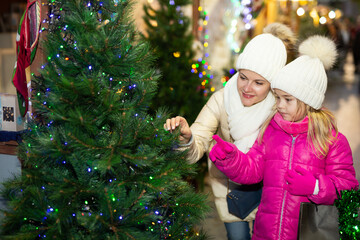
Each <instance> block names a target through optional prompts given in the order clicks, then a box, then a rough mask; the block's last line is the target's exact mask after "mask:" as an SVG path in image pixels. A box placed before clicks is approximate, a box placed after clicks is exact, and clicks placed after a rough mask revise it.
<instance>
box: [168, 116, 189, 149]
mask: <svg viewBox="0 0 360 240" xmlns="http://www.w3.org/2000/svg"><path fill="white" fill-rule="evenodd" d="M177 127H180V137H179V140H180V143H182V144H186V143H188V142H189V141H190V138H191V135H192V134H191V130H190V127H189V124H188V122H187V121H186V119H185V118H183V117H180V116H177V117H174V118H169V119H166V123H165V124H164V128H165V130H166V131H170V132H173V131H174V130H175V129H176V128H177Z"/></svg>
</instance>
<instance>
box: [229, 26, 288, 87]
mask: <svg viewBox="0 0 360 240" xmlns="http://www.w3.org/2000/svg"><path fill="white" fill-rule="evenodd" d="M286 58H287V53H286V48H285V45H284V43H283V42H282V41H281V40H280V39H279V38H277V37H275V36H274V35H272V34H270V33H263V34H260V35H257V36H256V37H254V38H253V39H251V40H250V41H249V42H248V44H247V45H246V46H245V48H244V51H243V52H242V53H241V54H240V55H239V57H238V59H237V62H236V69H237V70H239V69H247V70H251V71H253V72H256V73H258V74H260V75H261V76H263V77H264V78H265V79H266V80H268V81H269V82H271V81H272V79H273V77H274V76H275V74H276V73H277V72H278V71H279V70H280V69H281V68H282V67H283V66H284V65H285V64H286Z"/></svg>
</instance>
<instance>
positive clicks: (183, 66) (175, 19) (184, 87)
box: [144, 0, 210, 124]
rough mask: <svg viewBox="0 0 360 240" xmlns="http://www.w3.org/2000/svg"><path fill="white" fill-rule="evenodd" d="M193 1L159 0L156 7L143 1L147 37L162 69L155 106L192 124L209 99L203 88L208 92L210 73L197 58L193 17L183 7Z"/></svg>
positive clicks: (153, 105)
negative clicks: (191, 27) (192, 25)
mask: <svg viewBox="0 0 360 240" xmlns="http://www.w3.org/2000/svg"><path fill="white" fill-rule="evenodd" d="M191 2H192V1H191V0H176V1H174V0H158V1H157V3H158V7H156V8H155V7H153V6H152V5H151V4H146V5H144V11H145V16H144V21H145V23H146V26H147V30H146V39H147V40H148V41H149V42H150V44H151V46H152V47H153V48H154V49H155V53H156V54H157V56H158V60H157V62H156V65H157V69H159V70H160V71H161V73H162V76H161V78H160V80H159V89H158V92H157V95H156V97H155V99H154V102H153V104H152V109H157V108H158V107H162V106H166V107H168V108H169V109H170V112H171V113H173V114H174V115H175V116H176V115H181V116H184V117H185V118H186V119H187V120H188V122H189V123H190V124H191V123H192V122H193V121H194V120H195V118H196V117H197V115H198V114H199V112H200V110H201V108H202V107H203V106H204V104H205V103H206V100H207V98H206V97H205V96H204V95H206V94H204V91H207V92H209V91H208V89H207V88H208V85H209V79H210V76H209V75H208V74H203V70H204V67H203V64H202V61H200V62H199V61H198V60H194V55H195V52H194V50H193V49H192V46H193V41H194V37H193V35H192V33H191V31H190V29H189V26H190V24H191V21H190V18H189V17H187V16H185V15H184V13H183V12H182V10H181V8H182V7H185V6H187V5H189V4H190V3H191ZM200 60H201V59H200ZM192 69H194V70H193V72H194V71H195V72H194V73H193V72H192ZM202 84H203V85H202ZM208 97H209V96H208Z"/></svg>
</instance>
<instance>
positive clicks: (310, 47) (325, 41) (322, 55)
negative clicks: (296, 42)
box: [299, 35, 338, 70]
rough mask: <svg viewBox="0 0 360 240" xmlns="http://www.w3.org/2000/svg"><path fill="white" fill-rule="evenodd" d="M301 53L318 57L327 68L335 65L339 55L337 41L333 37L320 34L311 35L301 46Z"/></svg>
mask: <svg viewBox="0 0 360 240" xmlns="http://www.w3.org/2000/svg"><path fill="white" fill-rule="evenodd" d="M299 53H300V55H307V56H309V57H313V58H318V59H319V60H320V61H321V62H322V63H323V65H324V68H325V69H326V70H328V69H330V68H331V67H332V66H333V65H334V63H335V61H336V57H337V55H338V54H337V51H336V45H335V43H334V42H333V41H332V40H331V39H329V38H327V37H323V36H319V35H315V36H311V37H309V38H308V39H306V40H305V41H304V42H302V43H301V44H300V46H299Z"/></svg>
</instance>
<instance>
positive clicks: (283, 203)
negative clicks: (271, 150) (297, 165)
mask: <svg viewBox="0 0 360 240" xmlns="http://www.w3.org/2000/svg"><path fill="white" fill-rule="evenodd" d="M297 136H298V135H297ZM297 136H296V137H294V136H293V135H291V137H292V142H291V148H290V159H289V160H290V161H289V169H291V166H292V160H293V156H294V145H295V140H296V138H297ZM285 198H286V192H285V193H284V197H283V200H282V204H281V214H280V226H279V240H280V236H281V228H282V221H283V214H284V205H285Z"/></svg>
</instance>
